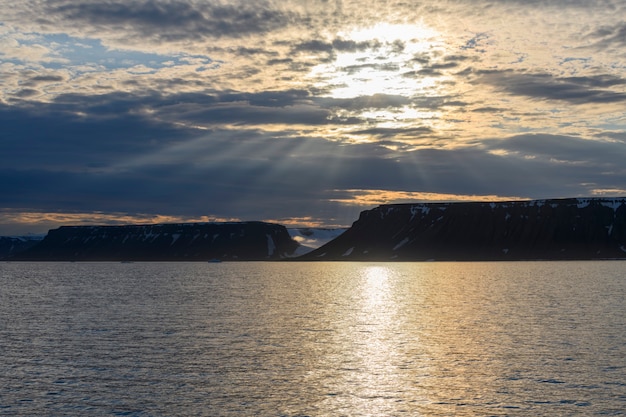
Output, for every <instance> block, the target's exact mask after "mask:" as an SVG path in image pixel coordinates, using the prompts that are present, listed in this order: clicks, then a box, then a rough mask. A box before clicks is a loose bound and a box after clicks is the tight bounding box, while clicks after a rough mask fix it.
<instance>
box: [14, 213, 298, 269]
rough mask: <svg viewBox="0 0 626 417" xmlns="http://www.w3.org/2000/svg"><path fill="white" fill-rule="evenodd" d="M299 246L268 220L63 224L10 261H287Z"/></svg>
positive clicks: (282, 227) (279, 226)
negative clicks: (109, 224)
mask: <svg viewBox="0 0 626 417" xmlns="http://www.w3.org/2000/svg"><path fill="white" fill-rule="evenodd" d="M297 248H298V243H297V242H295V241H294V240H292V239H291V237H290V236H289V233H288V232H287V229H286V228H285V227H284V226H281V225H277V224H270V223H263V222H240V223H185V224H152V225H136V226H64V227H60V228H58V229H53V230H50V231H49V232H48V235H47V236H46V237H45V238H44V239H43V240H42V241H41V243H39V244H38V245H36V246H33V247H31V248H30V249H27V250H25V251H23V252H20V253H18V254H17V255H15V256H13V257H11V258H10V259H11V260H28V261H206V260H211V259H219V260H237V261H250V260H276V259H282V258H284V257H286V256H288V255H290V254H292V253H293V252H294V251H295V250H296V249H297Z"/></svg>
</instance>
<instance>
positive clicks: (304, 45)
mask: <svg viewBox="0 0 626 417" xmlns="http://www.w3.org/2000/svg"><path fill="white" fill-rule="evenodd" d="M381 46H382V44H381V43H380V41H378V40H371V41H363V42H356V41H353V40H345V39H341V38H338V39H335V40H333V41H332V42H328V41H323V40H319V39H313V40H310V41H306V42H300V43H298V44H296V45H295V46H294V47H293V51H294V52H325V53H335V52H357V51H365V50H367V49H376V48H380V47H381Z"/></svg>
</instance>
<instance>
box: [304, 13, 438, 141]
mask: <svg viewBox="0 0 626 417" xmlns="http://www.w3.org/2000/svg"><path fill="white" fill-rule="evenodd" d="M329 38H332V39H335V40H340V41H341V42H343V44H344V45H350V46H351V47H344V48H335V51H334V54H333V56H332V57H331V58H332V60H331V61H329V62H324V63H321V64H319V65H317V66H315V67H314V68H313V70H312V71H311V73H310V74H309V77H310V78H312V82H313V84H314V85H315V86H316V87H317V88H319V89H320V91H324V92H325V94H324V95H325V96H327V97H329V98H332V99H337V100H344V99H359V100H360V101H359V103H360V104H359V105H357V106H353V107H349V106H344V107H343V108H339V109H337V114H338V116H339V117H340V118H346V119H347V118H349V117H357V118H359V119H361V120H364V121H365V123H366V124H367V126H368V128H378V129H388V130H391V129H396V130H398V129H405V128H415V127H422V128H423V129H424V130H436V128H437V126H435V124H436V123H441V121H442V120H443V115H442V114H440V113H438V111H437V110H431V109H428V108H419V106H417V105H415V103H416V102H418V101H420V100H422V101H423V100H428V98H429V97H437V96H443V95H445V94H444V91H443V89H445V88H446V87H445V85H446V83H445V76H442V74H440V73H438V74H434V73H433V72H432V70H430V68H429V64H430V63H432V62H433V61H435V60H437V59H439V57H440V56H442V55H445V44H444V43H443V41H442V35H441V34H440V33H439V32H438V31H436V30H435V29H432V28H430V27H429V26H427V25H425V24H423V23H419V22H418V23H413V24H392V23H378V24H375V25H373V26H367V27H356V28H352V29H350V30H347V31H342V32H338V33H336V34H334V35H333V36H329ZM339 130H341V132H337V131H335V132H334V134H337V133H340V135H341V137H342V138H344V140H346V141H348V142H354V143H362V142H372V141H375V140H376V138H375V137H368V136H366V135H363V134H360V133H358V134H352V133H351V132H350V128H349V127H346V128H339ZM396 140H397V141H401V142H404V139H403V138H400V137H397V138H396ZM407 141H408V142H413V141H415V138H414V137H410V138H407Z"/></svg>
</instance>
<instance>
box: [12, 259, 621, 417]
mask: <svg viewBox="0 0 626 417" xmlns="http://www.w3.org/2000/svg"><path fill="white" fill-rule="evenodd" d="M0 349H1V351H0V415H7V416H8V415H10V416H63V415H80V416H87V415H89V416H91V415H95V416H97V415H130V416H399V415H407V416H420V415H422V416H576V415H579V416H594V415H597V416H600V415H601V416H607V415H608V416H612V415H624V414H626V262H623V261H616V262H610V261H605V262H512V263H505V262H498V263H447V262H443V263H398V264H394V263H385V264H374V263H372V264H370V263H272V262H266V263H221V264H210V263H132V264H121V263H3V264H0Z"/></svg>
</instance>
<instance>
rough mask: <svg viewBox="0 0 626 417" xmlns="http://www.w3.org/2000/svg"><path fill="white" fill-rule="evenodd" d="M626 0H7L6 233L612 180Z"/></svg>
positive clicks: (0, 97) (1, 195)
mask: <svg viewBox="0 0 626 417" xmlns="http://www.w3.org/2000/svg"><path fill="white" fill-rule="evenodd" d="M624 16H626V2H625V1H624V0H595V1H586V0H542V1H539V0H501V1H486V0H436V1H435V0H425V1H409V0H388V1H382V0H381V1H368V0H355V1H351V0H280V1H271V0H258V1H257V0H255V1H250V0H242V1H239V0H233V1H216V0H100V1H97V2H96V1H91V0H21V1H19V2H16V1H12V0H0V235H15V234H29V233H45V232H46V231H47V230H48V229H51V228H56V227H59V226H62V225H82V224H133V223H163V222H204V221H248V220H262V221H271V222H277V223H280V224H284V225H286V226H288V227H295V226H315V227H340V226H349V225H350V224H351V223H352V222H353V221H355V220H356V219H357V218H358V215H359V212H360V211H362V210H366V209H370V208H373V207H375V206H377V205H379V204H386V203H407V202H425V201H484V200H517V199H542V198H562V197H583V196H584V197H603V196H606V197H611V196H625V195H626V164H625V163H624V161H626V111H625V110H626V20H624Z"/></svg>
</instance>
